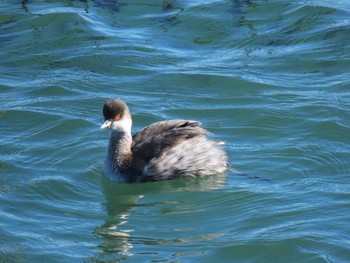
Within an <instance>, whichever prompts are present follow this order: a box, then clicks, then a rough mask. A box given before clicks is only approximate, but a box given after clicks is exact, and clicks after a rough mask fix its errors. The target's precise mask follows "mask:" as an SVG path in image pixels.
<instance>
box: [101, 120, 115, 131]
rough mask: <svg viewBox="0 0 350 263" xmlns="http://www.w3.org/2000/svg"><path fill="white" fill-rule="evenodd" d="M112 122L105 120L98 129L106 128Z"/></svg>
mask: <svg viewBox="0 0 350 263" xmlns="http://www.w3.org/2000/svg"><path fill="white" fill-rule="evenodd" d="M111 124H112V122H111V121H110V120H106V121H105V122H104V123H103V124H102V125H101V127H100V129H106V128H110V127H111Z"/></svg>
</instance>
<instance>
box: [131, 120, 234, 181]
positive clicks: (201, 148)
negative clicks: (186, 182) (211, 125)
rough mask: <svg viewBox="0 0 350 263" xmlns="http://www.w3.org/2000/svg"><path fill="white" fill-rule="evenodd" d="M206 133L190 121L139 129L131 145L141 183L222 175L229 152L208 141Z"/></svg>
mask: <svg viewBox="0 0 350 263" xmlns="http://www.w3.org/2000/svg"><path fill="white" fill-rule="evenodd" d="M207 134H209V132H208V131H207V130H205V129H203V128H202V127H201V123H199V122H196V121H190V120H171V121H161V122H156V123H154V124H151V125H149V126H147V127H145V128H144V129H142V130H140V131H139V132H138V133H136V134H135V135H134V136H133V143H132V146H131V150H132V153H133V157H134V164H135V165H136V166H138V168H139V169H138V173H139V175H138V178H140V179H139V180H140V181H143V180H145V181H147V180H164V179H172V178H176V177H183V176H190V177H198V176H204V175H210V174H215V173H220V172H223V171H224V170H225V169H226V167H227V157H226V153H225V152H224V151H223V149H222V148H221V147H220V146H219V145H218V143H217V142H215V141H212V140H209V139H207V138H206V136H205V135H207ZM140 168H141V169H140Z"/></svg>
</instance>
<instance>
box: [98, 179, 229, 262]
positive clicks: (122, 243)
mask: <svg viewBox="0 0 350 263" xmlns="http://www.w3.org/2000/svg"><path fill="white" fill-rule="evenodd" d="M225 185H226V175H225V174H222V175H217V176H210V177H206V178H197V179H178V180H170V181H161V182H153V183H140V184H123V183H114V182H111V181H110V180H108V179H107V178H105V177H104V176H101V187H102V191H103V194H104V197H105V203H103V204H102V207H103V209H104V210H105V211H106V215H105V219H104V220H105V222H104V223H103V224H102V225H101V226H99V227H97V228H96V229H95V231H94V232H95V234H96V235H98V236H100V237H102V243H101V244H100V245H99V248H100V250H101V251H100V253H99V258H101V257H102V258H113V259H114V260H115V259H116V258H118V259H120V260H122V259H123V258H127V257H130V256H132V255H133V254H132V252H131V250H132V248H133V237H136V236H137V237H140V236H142V233H135V232H134V228H133V226H132V224H131V223H130V222H129V219H130V217H131V216H132V210H133V208H136V207H137V206H140V204H139V200H140V199H141V198H145V199H147V196H148V195H149V194H152V195H154V194H162V193H169V192H198V191H211V190H217V189H221V188H223V187H224V186H225ZM145 202H146V205H150V206H154V205H159V203H150V204H147V201H146V200H145V201H143V202H142V206H144V205H145ZM165 202H167V201H166V200H165ZM159 216H162V215H161V214H160V215H159ZM146 239H147V237H145V240H146Z"/></svg>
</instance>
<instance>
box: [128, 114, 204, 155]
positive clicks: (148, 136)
mask: <svg viewBox="0 0 350 263" xmlns="http://www.w3.org/2000/svg"><path fill="white" fill-rule="evenodd" d="M206 134H209V132H208V131H207V130H205V129H203V128H202V127H201V123H200V122H196V121H190V120H171V121H160V122H156V123H153V124H151V125H149V126H147V127H145V128H144V129H142V130H140V131H139V132H138V133H136V134H135V135H134V136H133V143H132V146H131V149H132V152H133V155H134V157H136V158H139V159H142V160H144V161H149V160H150V159H152V158H154V157H157V156H159V155H160V154H161V153H162V152H163V151H164V150H166V149H168V148H171V147H172V146H174V145H176V144H179V143H180V142H181V141H184V140H188V139H191V138H194V137H197V136H203V135H206Z"/></svg>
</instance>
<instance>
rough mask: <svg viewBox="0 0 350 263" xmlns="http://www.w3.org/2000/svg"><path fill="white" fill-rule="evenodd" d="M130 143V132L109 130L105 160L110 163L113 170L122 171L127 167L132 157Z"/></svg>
mask: <svg viewBox="0 0 350 263" xmlns="http://www.w3.org/2000/svg"><path fill="white" fill-rule="evenodd" d="M131 143H132V137H131V133H130V132H125V131H114V130H112V131H111V135H110V140H109V145H108V152H107V160H106V161H107V162H109V163H110V164H112V166H113V167H111V168H112V169H113V170H114V171H115V172H120V173H123V170H127V169H128V167H129V165H130V162H131V158H132V153H131Z"/></svg>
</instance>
